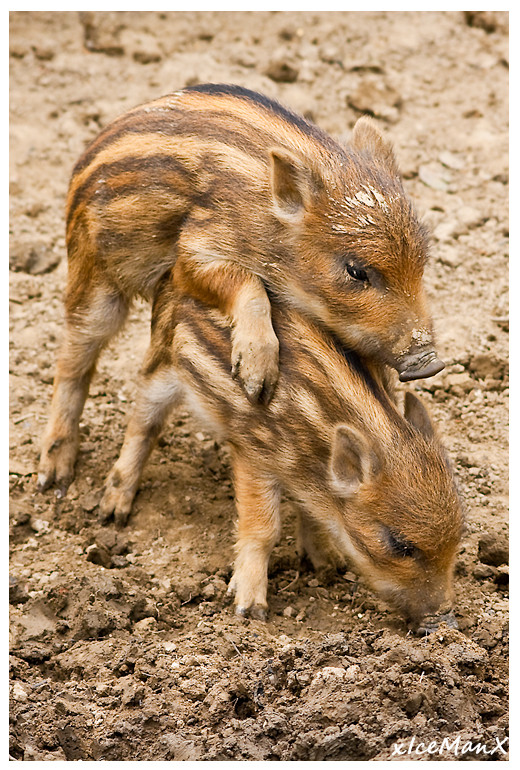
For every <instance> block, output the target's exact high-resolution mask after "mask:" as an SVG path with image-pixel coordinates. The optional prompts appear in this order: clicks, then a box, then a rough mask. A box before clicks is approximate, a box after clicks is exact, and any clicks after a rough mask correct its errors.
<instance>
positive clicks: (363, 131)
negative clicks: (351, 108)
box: [350, 115, 399, 174]
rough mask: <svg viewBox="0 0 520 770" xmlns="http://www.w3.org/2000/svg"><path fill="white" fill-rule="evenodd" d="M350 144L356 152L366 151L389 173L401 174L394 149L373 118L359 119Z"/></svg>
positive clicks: (364, 116) (364, 117)
mask: <svg viewBox="0 0 520 770" xmlns="http://www.w3.org/2000/svg"><path fill="white" fill-rule="evenodd" d="M350 144H351V146H352V147H353V148H354V149H355V150H366V151H367V152H369V153H370V154H371V155H372V156H373V157H374V158H375V159H376V160H379V161H381V162H382V163H383V164H384V165H385V166H386V167H387V169H388V170H389V171H391V172H392V173H394V174H399V168H398V165H397V160H396V158H395V155H394V150H393V147H392V145H391V143H390V142H389V141H388V139H386V137H385V136H384V135H383V134H382V133H381V132H380V130H379V127H378V125H377V123H376V121H375V120H373V119H372V118H369V117H368V116H367V115H363V117H361V118H359V120H358V121H357V122H356V124H355V126H354V128H353V130H352V136H351V139H350Z"/></svg>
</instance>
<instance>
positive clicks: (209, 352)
mask: <svg viewBox="0 0 520 770" xmlns="http://www.w3.org/2000/svg"><path fill="white" fill-rule="evenodd" d="M174 284H175V281H171V280H169V279H168V278H166V279H165V280H164V281H163V284H162V286H161V287H160V289H159V291H158V293H157V297H156V301H155V304H154V310H153V323H152V329H153V332H152V343H151V347H150V349H149V352H148V356H147V359H146V362H145V367H144V369H143V372H142V384H141V388H140V392H139V396H138V400H137V406H136V408H135V411H134V413H133V416H132V417H131V420H130V423H129V426H128V431H127V434H126V438H125V441H124V445H123V448H122V451H121V455H120V457H119V459H118V461H117V462H116V464H115V466H114V468H113V470H112V471H111V473H110V475H109V477H108V480H107V485H106V490H105V494H104V497H103V500H102V502H101V510H102V513H103V515H104V516H105V517H106V518H108V516H109V515H110V514H112V513H114V514H115V518H116V521H118V522H119V523H124V522H125V521H126V518H127V516H128V513H129V511H130V508H131V505H132V500H133V498H134V495H135V493H136V491H137V488H138V484H139V478H140V475H141V471H142V468H143V465H144V463H145V461H146V458H147V457H148V454H149V452H150V450H151V448H152V447H153V444H154V441H155V439H156V437H157V435H158V434H159V432H160V430H161V428H162V426H163V424H164V420H165V418H166V415H167V414H168V411H169V409H170V408H171V407H172V405H173V404H176V403H178V402H179V401H180V400H181V399H184V400H185V402H186V403H187V404H188V405H189V406H190V407H191V408H192V409H193V410H194V411H195V412H197V413H199V414H201V416H202V418H203V420H204V423H205V425H207V426H212V427H213V428H214V430H215V431H216V432H217V434H219V435H220V437H222V438H224V439H226V440H227V441H228V442H229V444H230V446H231V450H232V467H233V475H234V483H235V494H236V505H237V510H238V540H237V544H236V560H235V567H234V573H233V577H232V580H231V584H230V588H231V590H232V591H233V592H234V593H235V602H236V609H237V612H238V613H240V614H246V613H250V614H252V615H254V616H256V617H264V616H265V612H266V608H267V569H268V561H269V555H270V553H271V550H272V548H273V546H274V544H275V543H276V541H277V539H278V536H279V533H280V507H279V506H280V495H281V493H282V491H285V492H287V493H289V495H290V496H291V498H292V499H293V500H295V501H296V504H297V505H298V507H299V510H300V520H301V526H300V550H301V552H302V553H303V552H306V553H307V554H308V555H309V557H310V558H311V560H312V562H313V563H314V565H315V566H316V567H319V566H323V565H324V564H325V563H330V562H332V563H335V564H339V563H341V562H342V561H344V559H345V558H348V559H349V560H351V561H352V562H353V563H354V564H355V565H356V566H357V568H358V569H359V571H360V572H361V574H362V575H363V576H364V577H365V578H366V579H367V580H368V582H369V583H370V584H371V585H372V586H373V588H374V589H375V590H376V591H377V592H379V594H380V595H381V596H382V597H384V598H385V599H386V600H387V601H388V602H389V603H390V604H391V605H392V606H394V607H395V608H397V609H398V610H399V611H400V612H401V613H402V614H403V615H404V616H405V617H406V618H407V619H409V620H410V621H411V622H412V623H414V624H418V623H419V621H420V620H421V619H422V618H423V617H424V616H427V615H430V614H432V613H434V612H435V611H436V610H438V609H439V608H440V607H441V605H444V604H446V603H449V602H450V601H451V598H452V572H453V563H454V559H455V555H456V553H457V548H458V545H459V540H460V535H461V526H462V513H461V505H460V501H459V497H458V494H457V490H456V487H455V483H454V479H453V476H452V473H451V471H450V467H449V463H448V460H447V458H446V454H445V451H444V449H443V447H442V445H441V443H440V442H439V440H438V438H437V436H436V434H435V431H434V429H433V426H432V423H431V420H430V418H429V416H428V413H427V411H426V409H425V408H424V406H423V405H422V404H421V402H420V401H419V399H418V398H416V397H415V396H414V395H412V394H411V393H407V394H406V398H405V416H404V417H403V416H402V415H401V414H400V413H399V411H398V409H397V408H396V405H395V403H394V401H393V399H392V398H391V390H389V388H388V387H387V386H386V384H385V372H384V368H383V367H381V366H379V365H378V364H373V363H372V364H369V363H367V362H366V361H362V360H361V359H360V358H359V357H358V356H357V355H356V354H355V353H352V352H349V351H346V350H344V349H342V348H341V346H339V345H338V343H337V342H335V341H334V340H333V339H332V338H331V337H329V336H328V335H326V334H324V333H323V331H321V330H320V329H319V328H318V327H317V326H316V325H314V324H313V323H312V322H310V321H309V320H307V319H306V318H305V317H303V316H301V315H300V314H299V313H298V312H296V311H288V312H287V311H284V312H281V311H280V310H279V309H278V307H277V306H276V305H274V304H273V323H274V328H275V330H276V334H277V336H278V339H279V340H280V378H279V382H278V386H277V388H276V391H275V393H274V396H273V398H272V400H271V401H270V403H269V404H268V405H263V404H251V403H250V402H249V401H248V399H247V398H246V396H245V395H244V393H243V390H242V389H241V388H240V386H239V385H238V383H237V382H236V381H234V380H233V379H232V378H231V376H230V373H229V366H228V362H229V355H230V349H231V344H232V342H231V339H232V335H231V333H230V329H229V324H228V322H227V320H226V319H225V317H223V316H222V315H221V314H220V313H218V312H217V311H214V310H211V309H208V308H207V307H205V306H204V305H202V304H201V303H198V302H197V301H195V300H193V299H191V298H187V297H181V298H179V296H178V295H176V293H175V291H176V290H175V288H174Z"/></svg>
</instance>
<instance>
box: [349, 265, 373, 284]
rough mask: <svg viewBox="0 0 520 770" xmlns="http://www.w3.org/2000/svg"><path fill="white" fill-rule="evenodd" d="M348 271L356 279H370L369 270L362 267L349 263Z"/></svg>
mask: <svg viewBox="0 0 520 770" xmlns="http://www.w3.org/2000/svg"><path fill="white" fill-rule="evenodd" d="M347 273H348V274H349V275H350V277H351V278H354V279H355V280H356V281H368V275H367V272H366V270H363V268H362V267H356V266H355V265H350V264H348V263H347Z"/></svg>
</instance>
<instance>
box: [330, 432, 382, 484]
mask: <svg viewBox="0 0 520 770" xmlns="http://www.w3.org/2000/svg"><path fill="white" fill-rule="evenodd" d="M378 468H379V462H378V459H377V456H376V455H375V453H374V451H373V450H372V449H371V447H370V446H369V444H368V442H367V440H366V439H365V438H364V437H363V436H362V434H361V433H360V432H359V431H357V430H355V429H354V428H351V427H350V426H348V425H338V426H337V428H336V431H335V433H334V438H333V441H332V452H331V457H330V472H331V477H332V483H333V485H334V487H335V489H336V491H337V492H338V493H339V494H340V495H342V496H343V497H352V496H353V495H355V494H356V493H357V492H358V491H359V489H360V487H361V486H362V485H363V484H366V483H367V482H368V481H370V480H371V479H372V478H373V477H374V476H375V475H376V473H377V471H378Z"/></svg>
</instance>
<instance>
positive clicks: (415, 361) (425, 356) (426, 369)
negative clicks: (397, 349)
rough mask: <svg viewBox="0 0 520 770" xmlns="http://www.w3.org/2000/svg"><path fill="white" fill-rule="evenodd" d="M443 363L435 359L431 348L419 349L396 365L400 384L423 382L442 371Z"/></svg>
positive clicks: (435, 355)
mask: <svg viewBox="0 0 520 770" xmlns="http://www.w3.org/2000/svg"><path fill="white" fill-rule="evenodd" d="M444 366H445V364H444V362H443V361H441V360H440V358H438V357H437V353H436V352H435V350H434V349H433V348H432V347H428V348H421V349H419V350H415V351H411V352H410V353H408V354H406V355H404V356H403V357H402V359H401V360H400V361H399V364H398V369H397V370H398V372H399V379H400V380H401V382H410V381H411V380H423V379H425V378H426V377H433V375H434V374H438V373H439V372H441V371H442V370H443V369H444Z"/></svg>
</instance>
